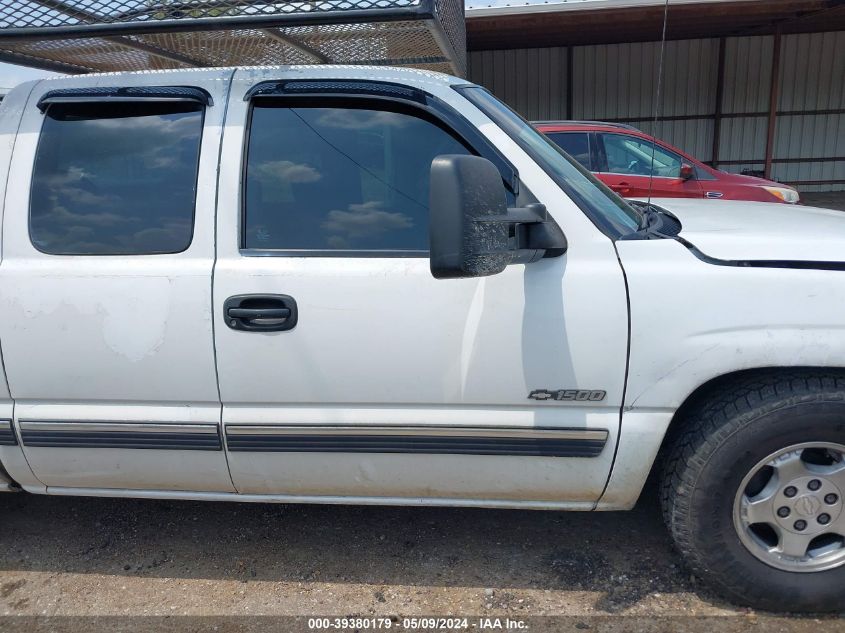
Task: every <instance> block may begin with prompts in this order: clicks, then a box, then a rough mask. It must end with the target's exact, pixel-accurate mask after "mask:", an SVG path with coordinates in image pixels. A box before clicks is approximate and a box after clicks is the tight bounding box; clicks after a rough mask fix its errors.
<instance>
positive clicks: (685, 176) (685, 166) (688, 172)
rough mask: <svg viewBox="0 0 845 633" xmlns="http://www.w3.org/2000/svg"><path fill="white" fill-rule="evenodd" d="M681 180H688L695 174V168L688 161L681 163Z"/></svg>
mask: <svg viewBox="0 0 845 633" xmlns="http://www.w3.org/2000/svg"><path fill="white" fill-rule="evenodd" d="M680 175H681V180H689V179H691V178H692V177H693V176H695V168H693V166H692V165H690V164H689V163H681V174H680Z"/></svg>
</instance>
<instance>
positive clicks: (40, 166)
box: [0, 66, 845, 611]
mask: <svg viewBox="0 0 845 633" xmlns="http://www.w3.org/2000/svg"><path fill="white" fill-rule="evenodd" d="M0 139H2V143H0V183H2V185H0V187H2V188H3V189H2V191H3V195H2V197H1V198H0V205H2V206H0V210H2V260H0V345H1V346H2V365H0V367H2V369H0V445H1V446H0V463H1V464H2V469H0V473H2V482H3V486H4V487H5V488H7V489H8V490H24V491H27V492H31V493H46V494H51V495H96V496H109V497H120V496H123V497H148V498H180V499H210V500H237V501H253V502H255V501H257V502H265V501H275V502H320V503H369V504H421V505H427V504H431V505H461V506H484V507H506V508H523V509H529V508H532V509H553V510H621V509H628V508H631V507H632V506H633V505H634V503H635V502H636V501H637V498H638V496H639V495H640V491H641V490H642V488H643V484H644V482H645V481H646V478H647V477H648V476H649V474H650V473H651V472H652V471H655V470H656V471H657V472H658V476H659V478H660V482H661V483H660V486H661V490H662V497H663V503H664V508H665V517H666V520H667V523H668V526H669V530H670V532H671V534H672V536H673V537H674V539H675V541H676V543H677V545H678V547H679V549H680V550H681V552H682V553H683V554H684V555H685V556H686V557H687V560H688V561H689V563H690V565H691V566H692V568H693V570H694V571H695V572H696V573H697V574H699V575H700V576H702V577H704V578H705V579H707V580H708V581H709V582H710V583H711V584H712V585H713V586H714V587H716V588H717V589H718V590H719V591H720V592H721V593H723V594H724V595H726V596H727V597H729V598H730V599H732V600H734V601H737V602H741V603H744V604H750V605H754V606H757V607H761V608H769V609H778V610H783V609H787V610H803V611H832V610H840V609H842V608H845V589H843V588H845V512H844V511H843V499H842V497H843V494H845V459H843V457H844V456H845V216H843V215H841V214H840V213H837V212H833V211H825V210H821V209H811V208H800V207H799V208H792V207H785V206H777V205H773V206H768V205H765V204H758V203H731V202H693V201H665V200H664V201H655V204H653V205H652V206H649V205H642V204H641V205H639V206H629V205H628V204H627V203H625V202H623V201H622V200H621V199H620V198H618V197H617V196H616V195H615V194H613V193H612V192H610V191H609V190H608V189H607V188H605V187H604V186H603V185H601V184H600V183H598V182H597V181H596V180H595V179H593V178H592V176H590V175H589V174H588V173H586V172H584V171H583V170H582V169H581V168H580V167H579V166H578V165H577V164H576V163H575V162H574V161H573V160H571V159H569V158H568V157H566V156H565V155H564V154H562V153H561V152H560V151H559V150H557V149H556V148H555V146H554V145H552V144H551V143H550V142H548V141H547V140H546V138H545V137H544V136H542V135H540V134H539V133H537V132H536V131H535V130H534V129H533V128H532V127H531V126H530V125H528V124H527V123H526V122H525V121H524V120H522V119H521V118H519V117H518V116H516V115H515V114H514V113H513V112H511V111H510V110H509V109H508V108H507V107H506V106H504V105H503V104H502V103H500V102H499V101H497V100H496V99H495V98H494V97H493V96H492V95H491V94H490V93H488V92H486V91H485V90H484V89H482V88H480V87H478V86H474V85H472V84H469V83H467V82H466V81H463V80H460V79H456V78H452V77H446V76H442V75H438V74H433V73H427V72H422V71H414V70H397V69H388V68H364V67H331V66H325V67H282V68H259V69H254V68H253V69H237V70H233V69H213V70H190V71H184V72H181V71H173V72H147V73H139V74H104V75H89V76H84V77H76V78H59V79H50V80H43V81H38V82H30V83H27V84H24V85H21V86H19V87H18V88H16V89H14V90H13V91H12V92H11V93H10V94H9V95H8V97H7V98H6V99H5V100H4V101H3V104H2V107H0ZM619 537H620V539H623V540H624V538H625V535H624V534H620V535H619Z"/></svg>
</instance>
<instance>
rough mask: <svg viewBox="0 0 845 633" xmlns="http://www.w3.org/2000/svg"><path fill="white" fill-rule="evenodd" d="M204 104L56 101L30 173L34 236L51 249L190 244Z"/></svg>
mask: <svg viewBox="0 0 845 633" xmlns="http://www.w3.org/2000/svg"><path fill="white" fill-rule="evenodd" d="M204 110H205V108H204V106H203V105H202V104H200V103H195V102H180V101H173V102H170V101H138V102H120V103H109V102H104V101H100V102H97V101H92V102H80V103H53V104H50V105H49V106H48V107H47V108H46V111H45V113H44V122H43V126H42V130H41V136H40V140H39V142H38V148H37V151H36V157H35V165H34V168H33V174H32V186H31V197H30V213H29V233H30V239H31V241H32V244H33V245H34V246H35V247H36V248H37V249H38V250H39V251H41V252H43V253H46V254H51V255H147V254H150V255H151V254H165V253H179V252H182V251H184V250H186V249H187V248H188V246H189V245H190V244H191V240H192V235H193V224H194V207H195V197H196V189H197V174H198V164H199V153H200V139H201V136H202V127H203V115H204Z"/></svg>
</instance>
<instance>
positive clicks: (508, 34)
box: [466, 0, 845, 50]
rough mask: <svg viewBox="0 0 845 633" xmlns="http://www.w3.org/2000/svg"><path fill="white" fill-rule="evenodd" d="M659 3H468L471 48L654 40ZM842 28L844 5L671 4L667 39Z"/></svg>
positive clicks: (796, 0)
mask: <svg viewBox="0 0 845 633" xmlns="http://www.w3.org/2000/svg"><path fill="white" fill-rule="evenodd" d="M663 9H664V0H556V1H553V0H550V1H548V2H542V3H537V2H536V1H534V0H530V1H529V2H519V1H518V0H486V1H485V0H469V2H468V5H467V11H466V17H467V42H468V48H469V49H470V50H490V49H508V48H537V47H545V46H579V45H587V44H613V43H620V42H645V41H654V40H659V39H660V38H661V35H662V31H663ZM775 30H780V32H782V33H809V32H819V31H839V30H845V0H766V1H765V2H763V1H759V0H755V1H751V0H670V3H669V20H668V27H667V37H668V38H669V39H676V40H677V39H695V38H704V37H729V36H737V35H768V34H770V33H773V32H775Z"/></svg>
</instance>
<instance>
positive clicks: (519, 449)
mask: <svg viewBox="0 0 845 633" xmlns="http://www.w3.org/2000/svg"><path fill="white" fill-rule="evenodd" d="M315 72H319V71H315ZM326 72H334V73H338V72H343V71H337V70H328V71H326ZM346 72H347V73H351V74H352V77H346V78H344V77H337V76H332V75H328V74H327V75H326V81H322V82H321V81H318V80H314V81H311V80H308V81H298V80H297V79H298V77H297V75H296V73H289V74H284V73H280V72H279V71H269V70H268V71H255V70H250V71H238V72H237V73H236V75H235V79H234V82H233V90H232V97H231V101H230V104H229V114H228V116H227V133H226V136H225V138H224V147H223V152H222V156H223V164H222V166H221V182H220V187H219V195H220V199H219V203H218V259H217V263H216V266H215V273H214V319H215V340H216V349H217V358H218V368H219V377H220V391H221V398H222V401H223V419H224V426H225V433H226V438H227V447H228V452H229V454H228V457H229V465H230V469H231V474H232V478H233V481H234V484H235V487H236V488H237V490H238V492H240V493H245V494H272V495H284V496H291V497H292V498H297V499H309V498H310V499H321V500H327V499H329V500H330V499H337V498H340V497H346V496H353V497H355V498H356V499H357V500H359V501H367V500H371V501H376V502H402V501H403V500H408V499H416V500H420V499H423V498H425V499H435V500H437V501H438V502H441V503H452V502H460V503H472V501H473V500H482V499H483V500H485V501H486V502H487V503H495V500H502V501H503V502H507V503H511V504H512V503H514V502H516V503H519V502H526V503H533V504H540V505H555V504H568V505H570V506H574V507H583V508H589V507H592V504H593V503H594V502H595V500H596V499H597V498H598V497H599V496H600V494H601V491H602V489H603V487H604V485H605V482H606V478H607V475H608V472H609V469H610V464H611V461H612V456H613V450H614V443H615V441H616V437H617V431H618V425H619V414H620V405H621V401H622V386H623V379H624V368H625V360H626V342H627V341H626V337H627V314H626V303H625V289H624V281H623V277H622V272H621V269H620V267H619V264H618V261H617V259H616V256H615V254H614V250H613V245H612V243H611V241H610V240H608V239H607V238H606V237H604V236H603V235H601V234H600V233H599V232H598V231H597V230H596V229H595V227H594V226H592V225H591V224H590V222H589V221H588V220H586V219H585V218H584V217H583V215H582V214H581V213H580V212H579V211H578V209H577V208H575V207H574V205H573V204H572V203H570V202H569V200H568V199H566V197H565V196H564V195H562V194H561V192H560V190H559V189H557V188H556V187H554V186H553V185H552V183H551V181H550V180H549V179H548V178H547V177H546V176H545V174H543V173H542V172H541V171H540V170H539V169H538V168H537V166H536V165H535V164H534V163H533V162H532V161H530V160H529V159H528V158H527V157H526V155H525V154H524V153H523V152H522V151H521V150H520V149H519V148H518V147H517V146H516V145H515V144H514V143H512V142H511V141H510V140H509V139H508V137H507V136H505V135H504V133H502V132H501V131H497V128H495V126H494V125H493V124H492V123H491V122H490V121H489V119H487V118H486V117H484V116H483V115H482V114H481V113H480V112H479V111H477V110H475V109H474V108H472V107H470V106H469V105H468V104H467V103H466V102H465V101H463V98H462V97H460V96H459V95H458V94H457V93H456V92H455V91H453V90H451V89H450V88H449V87H448V86H447V85H445V84H444V85H442V86H438V85H437V84H436V83H433V82H432V84H433V85H431V86H429V85H426V87H425V90H423V89H408V88H405V87H397V86H396V85H395V84H390V83H378V82H372V81H366V80H365V76H364V75H361V74H359V75H357V76H356V75H355V74H354V73H355V71H346ZM356 77H357V78H356ZM429 90H430V92H429ZM459 102H462V103H463V109H464V112H463V113H462V114H461V115H458V114H457V111H456V110H455V109H453V107H452V106H450V105H449V104H450V103H452V104H454V105H455V106H456V107H460V105H459ZM465 128H466V129H465ZM467 129H469V130H472V131H474V133H475V134H476V135H477V136H479V137H481V135H480V134H479V132H478V130H479V129H486V130H487V132H486V134H485V136H484V137H481V138H486V140H487V142H488V144H491V145H492V146H494V147H497V148H499V150H498V151H500V152H501V156H497V157H493V158H496V159H497V160H498V161H499V164H501V163H502V156H507V157H508V160H512V161H513V164H514V165H516V167H517V168H518V169H519V171H521V172H522V173H521V174H520V176H521V180H520V187H522V189H521V190H520V191H521V193H520V195H521V196H532V195H533V196H536V197H537V198H540V199H542V201H543V202H546V203H547V205H548V206H549V209H550V211H551V212H552V214H553V215H554V216H555V218H556V220H557V221H558V222H559V223H560V224H561V225H562V228H563V230H564V231H565V232H566V233H567V236H568V237H569V243H570V250H569V252H568V253H567V254H566V255H565V256H563V257H559V258H555V259H548V260H544V261H541V262H538V263H535V264H531V265H529V266H521V265H516V266H510V267H508V269H507V270H506V271H505V272H504V273H502V274H500V275H497V276H494V277H490V278H486V279H468V280H449V281H438V280H435V279H434V278H433V277H432V275H431V273H430V270H429V260H428V256H427V248H428V173H429V168H430V165H431V161H432V159H433V158H434V157H435V156H437V155H441V154H456V153H467V152H470V153H479V154H482V155H485V156H486V155H487V154H488V153H489V147H488V148H485V147H481V146H479V145H478V144H477V143H476V140H477V139H474V138H472V134H469V133H467V132H466V130H467ZM482 145H483V144H482ZM522 167H524V169H523V168H522ZM503 195H505V191H504V188H503Z"/></svg>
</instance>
